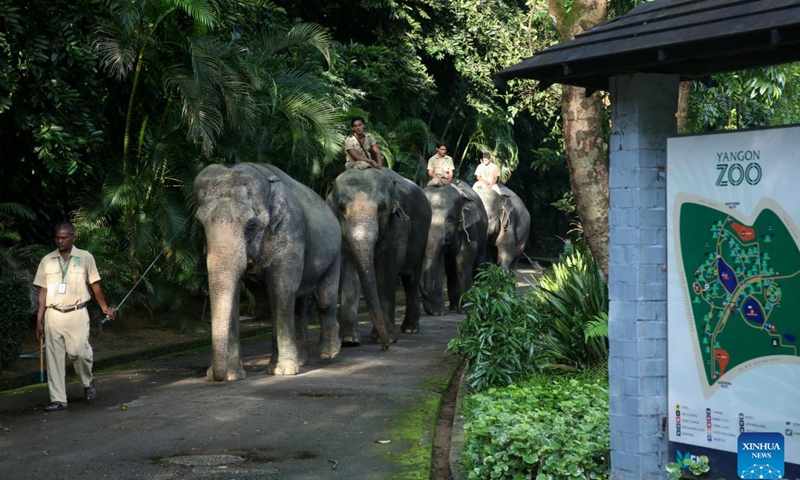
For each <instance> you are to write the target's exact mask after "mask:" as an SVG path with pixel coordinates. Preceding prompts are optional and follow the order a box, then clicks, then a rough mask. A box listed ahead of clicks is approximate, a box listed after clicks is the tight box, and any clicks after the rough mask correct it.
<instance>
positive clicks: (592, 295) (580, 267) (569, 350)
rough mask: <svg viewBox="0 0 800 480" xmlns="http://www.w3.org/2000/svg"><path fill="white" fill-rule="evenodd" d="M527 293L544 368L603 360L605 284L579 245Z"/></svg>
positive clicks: (579, 366)
mask: <svg viewBox="0 0 800 480" xmlns="http://www.w3.org/2000/svg"><path fill="white" fill-rule="evenodd" d="M530 295H531V296H532V297H533V304H534V305H535V309H536V311H537V312H538V314H539V318H540V327H541V328H542V335H543V345H542V347H543V356H544V360H545V361H546V362H547V363H548V364H549V367H551V368H561V369H568V370H583V369H592V368H601V367H602V366H604V365H605V364H606V362H607V361H608V346H607V344H606V340H607V334H608V286H607V285H606V282H605V277H604V276H603V272H602V271H601V270H600V268H599V267H598V265H597V262H596V261H595V260H594V258H592V256H591V254H590V253H589V250H588V248H586V247H585V245H584V244H583V243H581V244H579V246H578V247H577V248H574V249H573V250H572V252H570V253H569V254H567V255H566V256H565V257H564V258H563V260H562V261H560V262H559V263H556V264H554V265H553V268H552V270H551V271H549V272H545V273H544V275H543V276H542V278H541V280H540V281H539V285H538V288H535V289H533V290H532V291H531V293H530ZM604 326H605V328H604Z"/></svg>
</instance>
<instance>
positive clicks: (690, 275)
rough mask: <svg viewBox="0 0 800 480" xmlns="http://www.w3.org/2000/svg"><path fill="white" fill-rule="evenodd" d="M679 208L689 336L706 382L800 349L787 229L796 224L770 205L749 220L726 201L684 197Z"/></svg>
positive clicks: (795, 270) (799, 267)
mask: <svg viewBox="0 0 800 480" xmlns="http://www.w3.org/2000/svg"><path fill="white" fill-rule="evenodd" d="M679 208H680V217H679V218H680V249H679V250H680V254H679V259H678V264H679V265H681V264H682V266H683V269H684V273H685V276H683V278H685V279H686V281H687V283H688V285H687V286H688V298H689V299H690V300H689V303H688V305H690V308H689V310H690V312H691V315H690V318H689V321H690V324H691V325H690V326H691V327H692V328H691V330H693V331H694V332H695V336H696V338H693V339H691V341H696V342H698V346H699V352H700V355H701V359H702V366H703V370H704V372H705V378H706V381H707V382H708V386H709V387H711V386H714V385H715V384H716V383H717V382H720V381H723V380H727V379H728V378H729V377H731V376H732V372H734V371H744V370H746V369H748V368H750V367H754V366H757V365H760V364H763V363H767V362H780V361H781V356H791V357H797V356H798V349H797V336H798V334H800V317H798V312H800V250H798V246H797V243H796V242H795V239H794V237H793V236H792V234H791V232H790V230H789V228H794V227H793V226H791V225H790V226H787V225H785V224H784V222H783V220H782V219H781V217H780V216H778V215H777V214H776V213H775V212H774V211H773V210H772V209H769V208H765V209H763V210H761V211H760V212H759V213H758V216H757V217H756V220H755V222H753V223H752V224H750V225H748V224H746V223H744V222H742V221H739V220H737V219H736V218H734V217H733V216H732V214H731V210H730V209H727V207H726V210H720V209H717V208H713V207H711V206H708V205H702V204H698V203H692V202H686V203H683V204H682V205H681V206H680V207H679ZM793 360H795V361H796V360H797V359H796V358H794V359H793ZM737 367H740V368H738V370H735V369H737ZM726 375H727V376H726Z"/></svg>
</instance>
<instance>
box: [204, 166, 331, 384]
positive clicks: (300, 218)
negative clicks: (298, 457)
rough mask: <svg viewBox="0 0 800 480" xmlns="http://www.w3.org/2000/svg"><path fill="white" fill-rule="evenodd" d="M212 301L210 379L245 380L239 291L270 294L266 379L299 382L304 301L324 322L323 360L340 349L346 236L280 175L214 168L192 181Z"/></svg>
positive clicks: (320, 204)
mask: <svg viewBox="0 0 800 480" xmlns="http://www.w3.org/2000/svg"><path fill="white" fill-rule="evenodd" d="M194 191H195V196H196V200H197V213H196V219H197V221H198V222H199V224H200V225H201V227H202V230H203V233H204V237H205V244H206V264H207V267H208V288H209V296H210V300H211V330H212V337H211V345H212V363H211V366H210V367H209V369H208V376H209V378H211V379H213V380H217V381H222V380H228V381H233V380H241V379H243V378H245V372H244V368H242V359H241V353H240V346H239V309H238V307H239V285H240V280H245V281H246V282H247V283H248V285H251V284H252V285H258V286H260V288H262V289H266V293H267V296H268V297H269V306H270V314H271V317H272V328H273V335H272V338H273V341H272V345H273V353H272V358H271V359H270V364H269V366H268V367H267V372H268V373H272V374H275V375H294V374H297V373H298V372H299V370H300V366H301V365H304V364H305V363H306V362H307V360H308V348H307V342H306V319H305V304H306V298H305V297H306V296H308V295H313V296H314V299H315V300H316V305H317V307H318V309H319V316H320V345H319V347H320V357H322V358H326V359H328V358H334V357H336V356H337V355H338V353H339V349H340V347H341V343H340V341H339V328H338V324H337V322H336V300H337V293H338V288H339V268H340V256H341V240H340V239H341V229H340V228H339V222H338V221H337V220H336V217H335V216H334V215H333V214H332V213H331V211H330V209H329V208H328V207H327V205H326V204H325V202H324V201H323V200H322V198H320V197H319V195H317V194H316V193H314V192H313V191H311V190H310V189H309V188H308V187H306V186H304V185H302V184H300V183H298V182H297V181H295V180H294V179H292V178H291V177H289V176H288V175H287V174H286V173H284V172H282V171H281V170H280V169H278V168H276V167H274V166H271V165H263V164H253V163H242V164H238V165H235V166H233V167H230V168H229V167H224V166H221V165H209V166H208V167H206V168H205V169H203V171H202V172H200V174H198V175H197V178H195V181H194Z"/></svg>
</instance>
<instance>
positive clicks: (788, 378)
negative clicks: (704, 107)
mask: <svg viewBox="0 0 800 480" xmlns="http://www.w3.org/2000/svg"><path fill="white" fill-rule="evenodd" d="M797 139H800V127H786V128H774V129H765V130H754V131H737V132H725V133H718V134H710V135H700V136H686V137H677V138H670V139H669V140H668V142H667V252H668V253H667V278H668V280H667V282H668V285H667V318H668V322H667V337H668V383H669V387H668V402H669V404H668V412H669V414H668V422H667V425H668V429H669V439H670V442H673V443H674V444H678V445H680V448H678V449H677V451H678V457H679V458H680V457H681V456H682V455H685V453H682V452H681V449H683V452H686V451H687V450H690V449H694V450H693V451H700V450H702V449H711V450H720V451H723V452H730V453H736V452H737V438H738V437H739V435H740V434H741V433H744V432H777V433H780V434H781V435H783V436H784V438H785V452H784V453H785V461H786V463H787V468H788V467H789V465H788V464H800V401H798V398H800V351H799V350H798V348H799V347H800V228H798V225H800V183H799V182H800V148H798V147H800V144H799V142H798V140H797ZM694 447H700V448H699V449H697V448H694Z"/></svg>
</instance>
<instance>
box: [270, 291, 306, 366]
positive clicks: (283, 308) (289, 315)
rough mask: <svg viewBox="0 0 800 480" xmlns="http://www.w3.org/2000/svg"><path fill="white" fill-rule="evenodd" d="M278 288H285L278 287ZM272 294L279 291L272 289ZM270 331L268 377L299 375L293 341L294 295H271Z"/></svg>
mask: <svg viewBox="0 0 800 480" xmlns="http://www.w3.org/2000/svg"><path fill="white" fill-rule="evenodd" d="M280 288H285V286H284V287H280ZM272 291H273V292H277V291H279V290H278V288H273V289H272ZM271 299H272V305H271V309H270V310H271V312H272V319H273V320H272V331H273V335H272V337H273V339H274V340H273V346H275V347H276V348H275V349H274V350H273V351H272V358H271V359H270V363H269V365H267V373H268V374H270V375H297V374H298V373H300V360H299V358H298V351H297V344H296V339H295V317H294V306H295V300H296V299H295V298H294V295H286V294H277V293H276V294H275V295H272V297H271Z"/></svg>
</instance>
